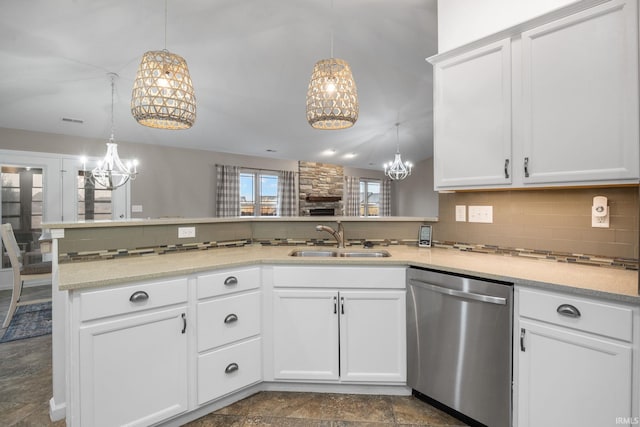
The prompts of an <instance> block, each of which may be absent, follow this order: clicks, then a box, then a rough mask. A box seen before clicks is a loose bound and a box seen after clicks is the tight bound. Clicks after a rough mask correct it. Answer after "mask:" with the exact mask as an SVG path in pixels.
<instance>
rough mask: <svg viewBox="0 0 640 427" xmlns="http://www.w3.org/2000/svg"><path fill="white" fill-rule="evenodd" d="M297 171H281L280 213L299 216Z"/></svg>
mask: <svg viewBox="0 0 640 427" xmlns="http://www.w3.org/2000/svg"><path fill="white" fill-rule="evenodd" d="M296 188H298V186H297V185H296V173H295V172H293V171H281V172H280V178H279V179H278V203H279V204H280V206H278V215H280V216H298V193H297V191H296Z"/></svg>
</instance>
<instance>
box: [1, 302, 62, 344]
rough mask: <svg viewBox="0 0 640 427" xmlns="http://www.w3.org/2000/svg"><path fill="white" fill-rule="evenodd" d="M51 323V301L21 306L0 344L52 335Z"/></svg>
mask: <svg viewBox="0 0 640 427" xmlns="http://www.w3.org/2000/svg"><path fill="white" fill-rule="evenodd" d="M51 323H52V322H51V301H48V302H42V303H37V304H29V305H21V306H20V307H18V309H17V310H16V313H15V314H14V315H13V319H11V323H9V327H8V328H7V330H6V331H5V332H4V335H3V336H2V338H1V339H0V343H3V342H8V341H16V340H21V339H25V338H31V337H39V336H41V335H47V334H50V333H51Z"/></svg>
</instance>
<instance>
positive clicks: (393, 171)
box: [384, 123, 413, 181]
mask: <svg viewBox="0 0 640 427" xmlns="http://www.w3.org/2000/svg"><path fill="white" fill-rule="evenodd" d="M399 128H400V123H396V141H397V146H396V156H395V158H394V159H393V162H389V163H385V164H384V174H385V175H386V176H388V177H389V178H391V179H392V180H394V181H402V180H403V179H405V178H406V177H408V176H409V175H411V169H413V165H412V164H411V163H410V162H408V161H407V162H404V163H402V158H401V157H400V135H399V134H400V132H399Z"/></svg>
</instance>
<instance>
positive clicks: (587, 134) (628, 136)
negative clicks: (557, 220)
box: [518, 0, 639, 184]
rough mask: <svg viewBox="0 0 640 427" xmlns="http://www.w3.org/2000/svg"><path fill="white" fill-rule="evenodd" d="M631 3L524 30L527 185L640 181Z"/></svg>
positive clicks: (607, 5) (633, 5)
mask: <svg viewBox="0 0 640 427" xmlns="http://www.w3.org/2000/svg"><path fill="white" fill-rule="evenodd" d="M636 3H637V2H635V1H628V2H625V1H622V0H616V1H610V2H606V3H604V4H602V5H600V6H597V7H594V8H591V9H588V10H586V11H584V12H581V13H577V14H575V15H572V16H570V17H567V18H564V19H560V20H558V21H555V22H552V23H550V24H547V25H543V26H541V27H538V28H536V29H533V30H531V31H526V32H524V33H523V34H522V64H523V67H522V77H523V82H522V84H523V87H522V89H523V125H524V132H523V138H524V141H523V146H524V153H523V158H522V159H518V162H522V164H519V165H518V167H524V163H525V162H526V163H527V165H526V170H525V175H524V182H525V184H526V183H554V182H555V183H564V182H567V183H569V182H576V181H585V182H590V181H591V182H594V181H615V180H625V179H634V178H635V179H637V178H638V176H639V170H638V168H639V161H638V158H639V153H638V151H639V146H638V74H637V73H638V33H637V27H638V24H637V19H638V17H637V11H636ZM521 165H522V166H521Z"/></svg>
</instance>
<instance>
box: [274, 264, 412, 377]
mask: <svg viewBox="0 0 640 427" xmlns="http://www.w3.org/2000/svg"><path fill="white" fill-rule="evenodd" d="M297 270H298V272H299V273H300V274H304V269H303V268H298V269H297ZM336 270H337V271H338V272H337V273H336ZM314 273H316V274H313V275H306V279H305V280H301V281H298V282H297V283H299V284H300V283H304V284H305V285H304V286H310V287H314V288H305V287H290V285H291V284H293V283H295V282H296V278H295V277H296V270H287V271H284V272H278V271H277V272H276V274H275V275H276V282H275V286H283V287H281V288H277V287H276V288H275V289H274V290H273V328H272V329H273V377H274V379H275V380H276V381H277V380H302V381H321V382H325V381H329V382H337V381H339V382H353V383H403V382H405V381H406V319H405V305H406V302H405V290H404V269H401V270H400V272H399V273H401V274H399V275H398V277H397V279H396V280H395V282H393V281H392V282H387V285H386V286H387V287H389V288H396V287H397V288H399V289H379V288H376V289H361V288H358V286H360V287H364V286H366V285H367V284H368V285H369V286H372V285H375V284H378V283H377V282H379V281H380V278H377V279H376V278H375V277H373V276H376V275H377V274H380V275H381V276H380V277H383V278H385V277H393V274H391V275H390V276H387V274H389V273H390V272H389V271H387V272H379V273H378V272H376V270H375V269H366V268H361V269H359V271H358V270H354V269H351V270H344V271H343V272H342V273H343V274H346V275H347V276H348V277H347V278H345V277H344V276H340V269H339V268H338V269H334V270H333V271H331V272H329V271H327V272H326V273H327V274H329V275H332V276H333V275H335V277H342V279H341V280H344V281H345V283H346V282H350V284H351V287H356V288H357V289H348V288H346V287H345V288H338V289H336V288H333V289H318V287H320V288H321V287H322V283H325V284H326V283H330V282H323V276H325V277H326V275H324V274H323V270H322V269H316V270H315V271H314ZM351 274H354V277H353V279H349V277H350V275H351ZM370 276H371V277H370ZM278 278H281V279H282V280H283V281H282V282H278V281H277V280H278ZM351 280H353V281H351ZM382 280H384V279H382ZM316 282H317V283H316ZM320 282H322V283H320ZM400 288H401V289H400Z"/></svg>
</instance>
